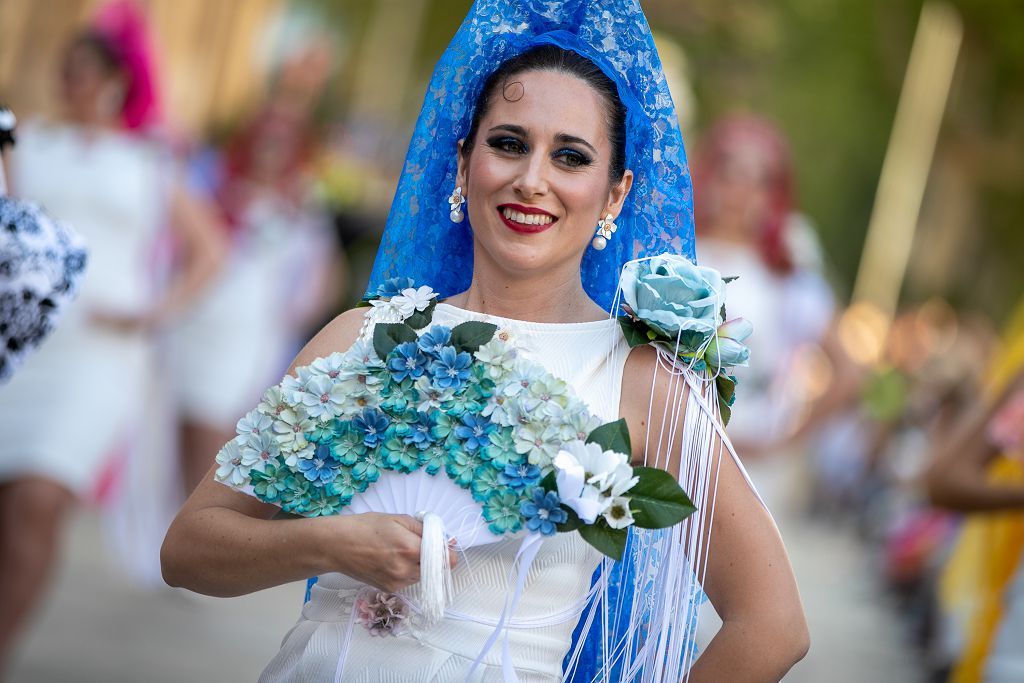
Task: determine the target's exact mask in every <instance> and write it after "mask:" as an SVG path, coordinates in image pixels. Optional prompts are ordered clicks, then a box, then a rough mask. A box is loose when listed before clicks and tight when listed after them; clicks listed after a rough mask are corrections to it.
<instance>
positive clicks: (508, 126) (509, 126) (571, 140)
mask: <svg viewBox="0 0 1024 683" xmlns="http://www.w3.org/2000/svg"><path fill="white" fill-rule="evenodd" d="M501 130H504V131H508V132H509V133H512V134H514V135H519V136H520V137H524V138H528V137H530V136H529V134H528V133H527V131H526V129H525V128H523V127H522V126H517V125H515V124H513V123H501V124H498V125H497V126H494V127H493V128H491V129H490V130H489V131H487V132H488V133H494V132H495V131H501ZM555 141H556V142H558V143H559V144H567V143H568V144H576V145H583V146H584V147H586V148H587V149H589V150H590V151H591V152H593V153H594V154H595V155H596V154H597V150H596V149H595V148H594V146H593V145H592V144H590V143H589V142H587V141H586V140H584V139H583V138H581V137H577V136H575V135H569V134H568V133H559V134H558V135H556V136H555Z"/></svg>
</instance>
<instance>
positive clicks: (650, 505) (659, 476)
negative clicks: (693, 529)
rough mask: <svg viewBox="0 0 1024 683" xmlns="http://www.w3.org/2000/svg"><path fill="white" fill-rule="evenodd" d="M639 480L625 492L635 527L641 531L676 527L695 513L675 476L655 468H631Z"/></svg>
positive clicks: (691, 503) (694, 508) (692, 505)
mask: <svg viewBox="0 0 1024 683" xmlns="http://www.w3.org/2000/svg"><path fill="white" fill-rule="evenodd" d="M633 474H634V475H635V476H638V477H640V481H638V482H637V483H636V485H635V486H633V488H631V489H630V490H629V491H627V492H626V494H625V495H626V496H627V497H628V498H629V509H630V510H631V511H632V512H633V520H634V524H635V525H636V526H638V527H640V528H641V529H664V528H666V527H670V526H674V525H676V524H679V522H681V521H683V520H684V519H686V518H687V517H689V516H690V515H692V514H693V513H694V512H696V510H697V508H696V507H695V506H694V504H693V502H692V501H691V500H690V497H689V496H687V495H686V492H685V491H683V489H682V487H680V486H679V483H678V482H677V481H676V479H675V477H673V476H672V475H671V474H669V473H668V472H666V471H665V470H661V469H658V468H656V467H634V468H633Z"/></svg>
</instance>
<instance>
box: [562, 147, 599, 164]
mask: <svg viewBox="0 0 1024 683" xmlns="http://www.w3.org/2000/svg"><path fill="white" fill-rule="evenodd" d="M553 156H554V157H555V158H556V159H558V160H560V161H561V162H562V163H563V164H565V165H566V166H568V167H570V168H581V167H583V166H589V165H590V164H592V163H593V162H594V160H593V159H591V158H590V156H588V155H586V154H584V153H583V152H581V151H579V150H578V149H573V148H571V147H563V148H562V149H560V150H558V151H557V152H555V153H554V155H553Z"/></svg>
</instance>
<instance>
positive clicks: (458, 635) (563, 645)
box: [260, 303, 629, 683]
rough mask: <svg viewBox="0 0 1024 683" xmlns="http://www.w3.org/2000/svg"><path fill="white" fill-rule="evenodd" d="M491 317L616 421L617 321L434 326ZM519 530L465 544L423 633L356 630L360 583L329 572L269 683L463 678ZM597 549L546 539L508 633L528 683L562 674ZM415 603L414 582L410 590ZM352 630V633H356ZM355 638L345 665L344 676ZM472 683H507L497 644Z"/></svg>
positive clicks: (446, 315) (490, 616) (449, 316)
mask: <svg viewBox="0 0 1024 683" xmlns="http://www.w3.org/2000/svg"><path fill="white" fill-rule="evenodd" d="M467 320H483V321H487V322H493V323H494V324H496V325H498V327H499V333H500V332H507V333H508V334H509V335H511V337H512V340H513V342H514V343H515V344H516V346H517V347H518V348H519V349H521V352H522V353H523V355H524V356H525V357H527V358H529V359H530V360H532V361H534V362H536V363H538V364H540V365H542V366H543V367H544V368H545V369H546V370H547V371H548V372H550V373H552V374H553V375H555V376H557V377H560V378H562V379H563V380H565V381H566V382H568V383H569V384H570V385H571V386H572V387H573V389H574V390H575V392H576V394H577V395H578V396H579V398H580V399H581V400H583V401H584V402H586V404H587V405H588V407H589V409H590V411H591V412H592V413H594V414H595V415H598V416H599V417H600V418H601V419H602V420H603V421H605V422H609V421H613V420H616V419H618V417H619V395H620V392H621V385H622V370H623V365H624V364H625V361H626V357H627V355H628V353H629V347H628V345H627V344H626V342H625V340H624V339H623V337H622V334H621V332H620V331H619V326H618V323H617V322H616V321H615V320H614V319H608V320H601V321H597V322H586V323H570V324H554V323H533V322H524V321H518V320H510V319H507V318H499V317H494V316H489V315H483V314H479V313H474V312H470V311H465V310H463V309H459V308H455V307H453V306H450V305H448V304H443V303H441V304H438V305H437V308H436V310H435V312H434V317H433V324H442V325H448V326H454V325H457V324H459V323H461V322H465V321H467ZM521 542H522V534H518V535H516V536H514V537H511V538H509V539H507V540H503V541H500V542H497V543H493V544H490V545H485V546H477V547H473V548H469V549H468V550H466V552H465V554H464V555H463V556H461V557H460V559H459V564H458V565H457V566H456V568H455V570H454V572H453V580H454V588H455V590H454V599H453V601H452V603H451V604H450V605H449V607H448V610H447V612H446V614H445V617H444V619H442V621H441V622H440V623H439V624H438V625H437V626H435V627H433V628H431V629H429V630H426V631H425V632H420V633H416V635H415V636H412V635H399V636H390V635H385V636H374V635H371V634H370V632H369V631H368V630H367V629H365V628H364V627H363V626H361V625H359V624H358V623H356V624H355V625H354V626H352V625H351V623H350V622H351V621H352V620H351V619H350V615H351V612H352V606H353V603H354V600H355V595H356V593H357V592H358V591H359V589H360V588H361V587H362V586H363V584H360V583H358V582H356V581H355V580H353V579H349V578H348V577H346V576H344V575H342V574H326V575H324V576H321V577H319V580H318V582H317V583H316V585H314V586H313V589H312V594H311V598H310V600H309V602H307V603H306V604H305V606H304V607H303V609H302V616H301V617H300V618H299V621H298V623H297V624H296V625H295V627H294V628H293V629H292V630H291V631H290V632H289V633H288V635H287V636H286V637H285V639H284V642H283V644H282V647H281V651H280V652H279V653H278V654H277V656H276V657H274V659H273V660H272V661H271V662H270V664H269V665H268V666H267V668H266V670H265V671H264V672H263V675H262V676H261V677H260V681H261V683H300V682H301V683H314V682H317V683H319V682H321V681H326V682H328V683H330V682H333V681H335V680H340V681H345V682H346V683H385V682H387V683H398V682H402V683H406V682H408V683H426V682H428V681H429V682H434V683H441V682H447V681H462V680H466V679H467V675H468V674H469V672H470V670H471V669H472V665H473V662H474V661H475V660H476V659H477V657H478V655H480V653H481V650H482V649H483V647H484V644H485V643H486V642H487V640H488V638H489V637H490V636H491V635H492V634H493V633H494V630H495V625H496V623H497V620H498V617H499V615H500V614H501V611H502V607H503V606H504V603H505V600H506V598H507V596H509V595H510V593H511V581H512V577H513V576H514V571H513V570H514V563H515V557H516V552H517V551H518V549H519V547H520V543H521ZM600 559H601V555H600V553H598V552H597V551H596V550H594V549H593V548H592V547H591V546H590V545H588V544H587V543H586V542H585V541H583V540H582V539H581V538H580V536H579V534H575V533H567V534H555V535H554V536H549V537H546V538H545V539H544V542H543V544H542V545H541V547H540V551H539V553H538V555H537V557H536V559H535V561H534V563H533V565H532V567H531V569H530V571H529V573H528V575H527V580H526V584H525V589H524V591H523V594H522V598H521V600H520V602H519V604H518V607H517V608H516V610H515V613H514V614H513V615H512V617H511V618H512V621H511V622H510V627H509V630H508V636H509V651H510V654H511V659H512V663H513V665H514V667H515V671H516V674H517V675H518V677H519V680H520V681H521V683H534V682H538V683H539V682H541V681H560V680H562V660H563V658H564V657H565V655H566V653H567V652H568V650H569V646H570V644H571V641H572V633H573V629H574V628H575V627H576V624H577V622H578V621H579V618H580V613H581V611H582V609H583V607H584V604H585V602H586V598H587V595H588V592H589V590H590V584H591V577H592V575H593V572H594V570H595V569H596V568H597V565H598V562H599V561H600ZM409 597H411V598H412V599H413V600H415V586H414V587H413V588H412V589H411V590H410V591H409ZM349 634H350V635H349ZM347 635H349V637H350V640H349V641H348V646H347V653H346V661H345V665H344V669H343V670H342V671H338V670H337V669H338V661H339V655H340V654H341V651H340V650H341V647H342V644H343V643H344V642H345V641H346V636H347ZM469 680H472V681H503V680H504V678H503V676H502V648H501V644H500V643H499V644H498V645H496V646H495V647H493V648H492V649H491V650H490V652H489V653H488V654H487V656H486V657H485V658H484V659H483V661H482V664H481V666H479V667H478V668H477V669H476V671H475V672H474V674H473V677H472V678H471V679H469Z"/></svg>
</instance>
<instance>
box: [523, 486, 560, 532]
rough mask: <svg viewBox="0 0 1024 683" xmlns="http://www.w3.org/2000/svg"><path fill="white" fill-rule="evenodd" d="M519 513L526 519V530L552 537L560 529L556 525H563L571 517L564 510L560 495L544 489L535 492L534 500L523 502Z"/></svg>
mask: <svg viewBox="0 0 1024 683" xmlns="http://www.w3.org/2000/svg"><path fill="white" fill-rule="evenodd" d="M519 512H520V513H521V514H522V515H523V517H525V518H526V528H527V529H529V530H530V531H540V533H541V534H543V535H544V536H550V535H552V534H553V533H555V532H556V531H557V530H558V529H556V528H555V525H556V524H563V523H564V522H566V521H567V520H568V519H569V515H568V514H566V512H565V510H563V509H562V503H561V501H559V500H558V494H557V493H555V492H554V491H545V490H544V489H542V488H539V487H538V488H535V489H534V490H533V499H532V500H525V501H523V503H522V505H520V506H519Z"/></svg>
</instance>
